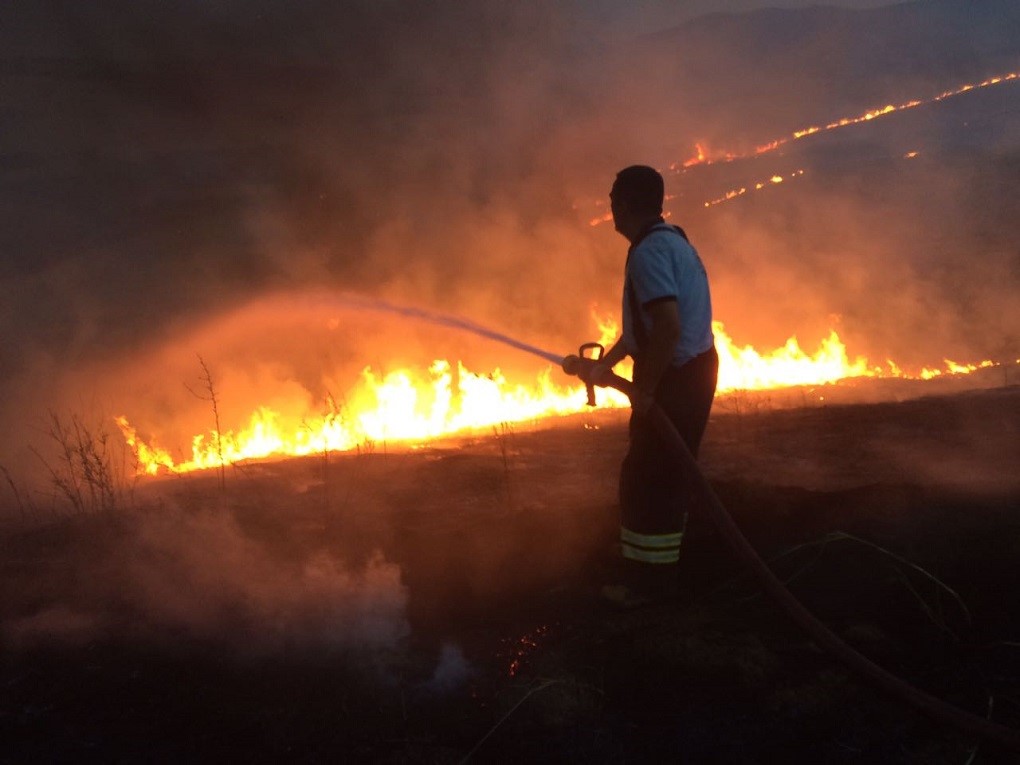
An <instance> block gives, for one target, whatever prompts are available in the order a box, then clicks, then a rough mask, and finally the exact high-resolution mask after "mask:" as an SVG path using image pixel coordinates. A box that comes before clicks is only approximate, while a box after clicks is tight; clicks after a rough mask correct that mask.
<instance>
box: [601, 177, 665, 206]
mask: <svg viewBox="0 0 1020 765" xmlns="http://www.w3.org/2000/svg"><path fill="white" fill-rule="evenodd" d="M609 196H610V198H611V199H618V200H620V201H621V202H626V203H627V206H628V207H630V208H631V209H632V210H633V211H634V212H638V213H654V214H656V215H661V214H662V200H663V198H664V196H665V184H664V183H663V180H662V176H661V175H659V171H658V170H656V169H655V168H654V167H648V166H647V165H631V166H630V167H625V168H624V169H623V170H621V171H620V172H618V173H617V174H616V181H615V182H614V183H613V189H612V191H610V192H609Z"/></svg>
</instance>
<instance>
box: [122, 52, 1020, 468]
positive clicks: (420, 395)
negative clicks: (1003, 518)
mask: <svg viewBox="0 0 1020 765" xmlns="http://www.w3.org/2000/svg"><path fill="white" fill-rule="evenodd" d="M1018 79H1020V72H1017V71H1010V72H1006V73H1002V74H999V75H996V77H991V78H988V79H986V80H983V81H981V82H979V83H976V84H966V85H962V86H959V87H956V88H953V89H950V90H946V91H943V92H941V93H939V94H938V95H936V96H934V97H932V98H928V99H913V100H910V101H906V102H904V103H901V104H899V105H891V104H889V105H886V106H883V107H880V108H874V109H870V110H868V111H866V112H864V113H862V114H859V115H856V116H848V117H841V118H839V119H835V120H832V121H830V122H828V123H826V124H824V125H822V126H819V125H812V126H808V127H804V129H801V130H798V131H795V132H794V133H793V134H790V135H789V136H786V137H783V138H779V139H775V140H772V141H769V142H768V143H765V144H763V145H760V146H757V147H755V148H754V149H752V150H751V151H746V152H734V151H715V150H710V149H709V148H707V147H706V146H705V145H703V144H698V145H697V147H696V153H695V154H694V156H692V157H691V158H688V159H686V160H684V161H682V162H676V163H673V164H672V165H671V166H670V167H669V170H670V171H671V172H673V173H685V172H688V171H691V170H694V169H697V168H698V167H701V166H707V165H712V164H715V163H719V162H727V163H728V162H735V161H736V160H741V159H749V158H754V157H759V156H762V155H766V154H771V153H774V152H781V149H782V148H783V147H785V146H787V145H788V144H790V143H792V142H795V141H800V140H803V139H806V138H810V137H812V136H816V135H819V134H822V133H824V132H829V131H834V130H839V129H844V127H848V126H853V125H858V124H862V123H865V122H870V121H872V120H875V119H878V118H882V117H886V116H889V115H892V114H898V113H902V112H904V111H906V110H909V109H916V108H918V107H922V106H925V105H931V104H936V103H938V102H941V101H946V100H948V99H953V98H955V97H958V96H962V95H964V94H966V93H970V92H972V91H975V90H981V89H988V88H992V87H996V86H1000V85H1003V84H1008V83H1013V82H1015V81H1017V80H1018ZM916 154H917V153H916V152H910V153H908V154H906V155H905V157H904V158H905V159H911V158H913V157H915V156H916ZM804 173H805V170H804V169H797V170H794V171H792V172H787V173H785V174H781V173H775V174H772V175H770V176H767V177H763V179H756V180H753V181H751V182H749V183H748V184H747V185H746V186H742V187H739V188H737V189H733V190H730V191H728V192H726V193H725V194H723V195H722V196H719V197H717V198H713V199H709V200H705V201H704V202H703V203H702V204H703V206H704V207H705V208H711V207H715V206H717V205H720V204H722V203H724V202H729V201H731V200H733V199H736V198H739V197H743V196H745V195H747V194H751V193H754V192H758V191H762V190H766V189H768V188H772V187H775V186H778V185H780V184H783V183H787V182H790V181H795V180H797V179H799V177H801V176H803V175H804ZM670 200H671V197H667V202H668V201H670ZM597 204H601V203H597ZM667 215H668V213H667ZM611 219H612V218H611V215H610V214H609V213H608V212H606V213H603V214H600V215H599V216H597V217H595V218H593V219H592V220H591V224H592V225H593V226H595V225H599V224H601V223H604V222H606V221H609V220H611ZM593 323H594V324H595V325H597V326H598V334H599V336H600V337H599V340H600V342H601V343H602V344H604V345H605V344H608V343H612V341H613V340H614V338H615V337H616V336H617V330H618V327H617V325H616V324H615V323H614V322H613V320H612V319H610V318H607V317H600V316H593ZM714 330H715V337H716V344H717V347H718V350H719V355H720V370H719V392H720V394H722V395H723V397H725V396H726V394H729V395H733V394H734V392H749V391H752V392H755V391H758V392H760V391H770V390H780V389H788V388H792V387H802V388H803V387H807V388H808V389H809V390H810V394H809V395H810V398H811V400H812V401H815V402H824V401H825V397H826V390H825V387H826V386H832V385H836V384H839V382H840V381H847V380H854V379H862V378H891V379H917V380H930V379H932V378H936V377H945V376H959V375H967V374H971V373H973V372H975V371H977V370H984V369H988V368H991V367H997V366H1002V365H1003V364H1007V365H1009V364H1011V363H1013V362H1010V361H1003V360H1002V359H1000V360H991V359H980V360H952V359H942V360H941V361H940V362H939V363H937V364H932V365H930V366H923V367H921V368H917V369H913V370H909V369H905V368H904V367H903V365H901V364H900V363H898V362H897V361H896V360H895V359H883V360H880V361H874V360H871V359H868V358H866V357H864V356H861V355H854V354H852V352H851V351H850V350H849V349H848V348H847V347H846V345H845V344H844V342H843V341H841V340H840V338H839V336H838V334H837V333H836V330H834V329H832V330H830V331H829V334H828V336H827V337H825V338H823V339H822V340H821V342H820V343H819V344H818V346H817V348H815V349H814V350H810V349H808V350H806V349H805V348H802V346H801V343H800V342H799V341H798V339H797V338H796V337H790V338H789V339H788V340H787V341H786V343H785V344H784V345H782V346H781V347H778V348H774V349H769V350H760V349H756V348H753V347H751V346H750V345H742V344H741V343H738V342H737V341H734V340H733V339H731V338H730V337H729V335H728V334H727V331H726V328H725V325H724V323H723V322H721V321H717V322H715V325H714ZM1018 363H1020V362H1018ZM622 371H623V372H624V373H626V372H627V371H628V370H626V369H622ZM627 403H628V402H627V400H626V398H625V397H624V396H622V395H621V394H618V393H616V392H614V391H608V392H606V394H605V398H604V401H603V402H602V405H603V406H606V407H609V408H622V407H625V406H626V405H627ZM584 407H585V397H584V390H583V388H582V387H579V386H571V385H569V384H568V382H567V381H566V380H565V378H563V377H562V375H556V373H555V370H554V369H553V367H549V368H547V369H545V370H543V371H542V372H541V373H540V374H539V375H538V377H537V378H534V379H533V380H531V381H530V382H529V384H522V382H510V381H508V379H507V378H506V377H505V376H504V374H503V373H502V372H501V371H500V369H492V370H486V371H480V370H476V369H468V368H466V367H465V366H464V364H463V363H461V362H460V361H458V360H450V359H437V360H435V362H433V363H432V364H431V365H430V366H429V367H428V368H427V369H422V368H400V369H394V370H390V371H388V372H386V373H385V374H384V373H380V372H378V371H375V370H373V368H372V367H371V366H366V367H364V369H363V371H362V373H361V377H360V379H359V380H358V382H357V384H356V386H355V387H354V388H353V390H351V391H349V392H347V393H346V394H345V396H344V397H343V399H342V402H340V403H339V402H338V400H337V399H335V398H333V397H329V398H328V399H327V400H325V401H323V402H322V405H321V408H320V412H318V413H316V414H315V415H312V416H309V415H308V414H307V412H305V413H301V414H295V412H294V411H288V410H287V407H281V406H278V405H277V406H269V405H260V406H257V407H256V408H255V409H254V411H252V413H251V415H250V417H249V418H248V421H247V422H245V423H241V424H237V425H234V426H232V427H228V428H226V427H224V428H223V429H222V430H217V429H215V428H211V429H209V430H207V431H204V432H200V433H196V435H195V436H194V437H193V438H192V440H191V445H190V448H189V449H187V450H182V449H180V448H179V449H176V450H173V449H171V448H168V447H166V446H164V445H162V444H161V443H160V439H159V435H158V433H153V435H149V436H144V435H142V433H140V432H139V431H138V430H137V429H136V427H135V426H134V425H133V424H132V422H131V418H130V417H129V416H124V415H120V416H117V417H116V418H115V419H116V423H117V426H118V428H119V429H120V431H121V433H122V435H123V438H124V439H125V441H126V443H127V445H129V446H130V448H131V450H132V452H133V454H134V456H135V463H136V470H137V472H138V473H139V474H140V475H160V474H166V473H183V472H190V471H195V470H203V469H209V468H214V467H219V466H221V465H223V464H234V463H238V462H242V461H246V460H261V459H267V458H279V457H287V456H305V455H309V454H321V453H324V452H330V451H338V452H344V451H351V450H359V449H365V448H371V447H372V445H376V444H381V443H385V444H398V443H400V444H405V445H411V446H413V445H419V444H423V443H427V442H430V441H432V440H437V439H442V438H444V437H450V436H454V435H457V433H463V432H472V431H473V432H479V431H480V432H483V431H486V429H487V428H493V427H494V426H499V425H501V424H506V423H525V422H535V421H539V420H544V419H547V418H552V417H559V416H563V415H568V414H573V413H577V412H580V411H582V410H583V409H584ZM297 409H298V407H297V402H296V406H295V410H297Z"/></svg>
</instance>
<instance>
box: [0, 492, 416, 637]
mask: <svg viewBox="0 0 1020 765" xmlns="http://www.w3.org/2000/svg"><path fill="white" fill-rule="evenodd" d="M91 529H92V531H91V534H90V541H89V543H88V544H87V545H85V549H71V550H68V551H67V554H66V556H65V558H64V563H65V565H63V566H61V567H57V568H54V569H53V570H50V571H40V575H39V576H37V577H36V578H35V579H34V580H33V581H32V582H30V583H27V584H26V583H23V586H22V587H21V588H19V590H20V592H19V594H18V596H17V597H14V596H13V595H12V598H11V600H10V601H9V603H8V606H9V607H10V608H9V613H11V614H19V613H21V614H25V615H24V616H13V615H12V616H10V617H9V618H7V619H6V620H5V621H4V622H3V623H2V624H0V637H2V639H3V642H4V643H5V644H7V645H8V646H10V647H14V648H20V647H24V646H28V645H33V644H37V643H40V642H47V641H58V642H72V643H81V644H85V643H88V642H91V641H94V640H101V639H108V638H115V639H116V638H127V637H131V638H135V639H140V640H143V641H147V642H156V643H158V642H162V641H170V642H174V641H177V640H180V639H185V640H190V641H195V642H200V643H204V642H214V643H221V644H225V645H227V646H229V647H230V648H232V649H233V650H236V651H239V652H240V653H241V654H243V655H259V654H267V653H277V652H280V651H284V650H301V651H311V652H327V653H328V652H338V651H348V652H356V653H367V654H369V655H372V656H378V655H381V654H384V653H385V652H388V651H393V650H395V649H397V648H398V647H399V645H400V643H401V641H402V640H403V639H404V638H405V637H406V636H407V634H408V632H409V629H410V628H409V625H408V623H407V620H406V618H405V606H406V603H407V592H406V589H405V588H404V586H403V585H402V584H401V581H400V569H399V568H398V567H397V566H395V565H393V564H392V563H388V562H387V561H386V560H384V559H383V558H382V556H381V555H380V554H375V555H371V556H369V557H367V559H365V560H364V561H363V562H360V563H352V562H351V561H347V560H343V559H340V558H337V557H336V556H335V555H331V554H330V553H329V552H327V551H325V550H322V551H319V552H312V553H310V554H307V555H302V556H299V557H295V556H294V555H293V554H290V555H287V554H285V552H284V551H281V550H279V549H274V545H273V544H272V541H271V540H270V539H264V538H260V535H259V534H257V533H255V532H253V531H252V530H251V529H245V528H244V527H243V525H241V524H239V523H238V521H237V520H236V518H235V517H234V516H233V515H232V514H230V513H228V512H222V511H217V512H200V513H195V512H193V511H191V512H184V511H182V510H179V509H177V508H174V507H167V506H164V507H161V508H159V512H153V513H151V514H146V515H141V516H137V517H135V518H133V519H131V520H130V521H124V522H123V523H120V524H112V525H111V524H102V523H98V524H93V525H92V527H91ZM277 547H278V546H277ZM39 602H46V603H47V604H48V605H47V606H46V607H45V608H43V609H41V610H40V609H39V607H38V605H37V604H38V603H39Z"/></svg>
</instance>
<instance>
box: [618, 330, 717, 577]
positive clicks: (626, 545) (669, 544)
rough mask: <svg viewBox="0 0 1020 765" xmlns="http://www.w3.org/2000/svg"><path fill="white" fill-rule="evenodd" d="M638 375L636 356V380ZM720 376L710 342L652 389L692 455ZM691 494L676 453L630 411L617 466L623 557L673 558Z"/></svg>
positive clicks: (642, 418) (664, 560) (651, 560)
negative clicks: (627, 433)
mask: <svg viewBox="0 0 1020 765" xmlns="http://www.w3.org/2000/svg"><path fill="white" fill-rule="evenodd" d="M640 376H641V365H640V362H637V363H635V366H634V378H635V380H640V379H641V377H640ZM718 376H719V355H718V354H717V353H716V350H715V348H714V347H713V348H711V349H710V350H708V351H706V352H705V353H702V354H701V355H700V356H696V357H695V358H693V359H691V360H690V361H688V362H687V363H686V364H684V365H683V366H681V367H677V368H672V367H671V368H670V369H668V370H666V373H665V374H664V375H663V376H662V380H661V382H660V383H659V386H658V387H657V388H656V390H655V402H656V403H657V404H658V405H659V406H660V407H661V408H662V409H663V411H664V412H665V413H666V415H667V416H668V417H669V419H670V420H671V421H672V422H673V424H674V425H675V426H676V429H677V431H678V432H679V433H680V437H681V438H683V440H684V443H686V444H687V448H688V449H690V450H691V454H693V455H694V456H695V457H697V456H698V447H699V446H700V445H701V437H702V436H703V435H704V433H705V426H706V425H707V424H708V413H709V410H711V408H712V399H713V398H714V397H715V387H716V381H717V379H718ZM695 497H696V493H695V489H694V486H693V485H692V484H691V482H690V480H689V479H685V477H684V476H683V475H682V474H681V471H680V470H679V469H678V466H677V463H676V458H675V457H674V456H673V455H672V453H671V452H670V451H669V449H668V446H667V445H666V443H665V442H663V441H662V439H660V438H659V436H658V435H657V434H656V433H655V430H654V429H653V428H652V426H651V423H650V422H649V420H648V418H647V417H645V416H642V415H639V414H636V413H633V414H631V419H630V448H629V450H628V451H627V456H626V457H624V460H623V466H622V468H621V471H620V525H621V541H622V543H623V553H624V557H627V558H630V559H632V560H637V561H639V562H643V563H673V562H675V560H676V557H675V555H674V554H673V551H674V550H675V553H676V555H678V554H679V536H678V535H681V536H682V532H683V529H684V526H685V524H686V519H687V511H688V509H690V507H691V505H692V502H693V501H694V500H695ZM674 543H675V545H674Z"/></svg>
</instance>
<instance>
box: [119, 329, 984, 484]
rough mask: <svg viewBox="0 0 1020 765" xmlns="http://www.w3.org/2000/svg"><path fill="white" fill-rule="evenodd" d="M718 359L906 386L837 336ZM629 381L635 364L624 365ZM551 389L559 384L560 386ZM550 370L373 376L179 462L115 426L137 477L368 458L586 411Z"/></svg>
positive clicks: (747, 384) (801, 374) (209, 443)
mask: <svg viewBox="0 0 1020 765" xmlns="http://www.w3.org/2000/svg"><path fill="white" fill-rule="evenodd" d="M596 321H597V324H598V329H599V334H600V338H599V341H600V342H601V343H602V344H603V345H606V346H608V345H609V344H611V343H612V342H613V341H614V340H615V339H616V337H617V335H618V334H619V333H618V326H617V324H616V323H615V322H614V321H612V320H608V319H603V320H598V319H596ZM714 331H715V337H716V346H717V348H718V350H719V391H720V393H725V392H727V391H732V390H759V389H769V388H780V387H787V386H793V385H822V384H826V383H831V382H835V381H837V380H842V379H845V378H848V377H897V378H909V377H910V375H907V374H905V373H904V372H903V371H902V369H900V367H899V366H897V365H896V364H894V363H893V362H891V361H890V362H887V363H886V364H885V365H882V366H874V365H871V364H870V363H869V362H868V361H867V359H865V358H863V357H860V356H858V357H856V358H852V359H851V358H850V357H849V356H848V354H847V351H846V347H845V346H844V345H843V343H842V342H841V341H840V339H839V336H838V335H837V334H836V333H835V332H830V334H829V336H828V337H827V338H825V339H824V340H822V342H821V344H820V346H819V348H818V350H817V351H815V352H814V353H807V352H806V351H804V350H803V349H802V348H801V347H800V345H799V343H798V342H797V340H796V338H790V339H789V340H788V341H787V342H786V343H785V345H783V346H782V347H781V348H777V349H774V350H772V351H768V352H759V351H757V350H755V349H754V348H752V347H751V346H743V347H741V346H738V345H736V344H735V343H734V342H733V340H732V339H731V338H730V337H729V335H728V334H727V333H726V330H725V328H724V326H723V325H722V323H721V322H715V323H714ZM990 366H994V364H993V362H991V361H983V362H980V363H978V364H958V363H956V362H952V361H948V360H947V361H946V368H945V369H944V370H938V369H924V370H922V371H921V373H920V375H919V376H920V377H921V378H922V379H931V378H933V377H937V376H940V375H947V374H967V373H970V372H973V371H975V370H977V369H982V368H986V367H990ZM616 371H617V372H618V373H620V374H622V375H623V376H625V377H629V376H630V374H631V369H630V363H629V361H627V362H624V363H622V364H620V365H618V366H617V369H616ZM554 380H559V381H562V383H563V384H558V383H557V382H555V381H554ZM575 382H576V381H575V380H573V379H571V378H565V377H564V376H563V375H562V373H560V372H559V370H554V369H553V368H552V367H548V368H546V369H545V370H544V371H543V372H541V373H540V374H539V375H538V376H537V378H536V379H535V380H534V382H533V383H531V384H530V385H521V384H511V383H510V382H508V381H507V380H506V378H505V377H504V376H503V375H502V374H501V373H500V371H499V370H495V371H494V372H492V373H491V374H487V375H483V374H476V373H474V372H471V371H469V370H468V369H466V368H464V366H463V365H462V364H460V363H457V364H455V365H454V364H450V362H447V361H436V362H434V363H433V364H432V366H431V367H430V368H429V369H428V370H427V372H425V373H423V372H421V371H416V370H412V369H402V370H397V371H394V372H391V373H389V374H387V375H385V376H381V377H380V376H379V375H377V374H376V373H375V372H373V371H372V370H371V369H369V368H366V369H365V370H364V371H363V372H362V375H361V379H360V381H359V383H358V384H357V385H356V386H355V388H354V389H353V390H352V391H351V392H349V394H348V395H347V397H346V398H345V403H344V405H343V406H338V405H337V404H336V403H335V402H333V401H332V400H329V401H327V405H326V407H325V410H326V411H324V412H323V413H321V414H318V415H316V416H309V415H308V414H307V413H301V412H302V411H303V410H302V409H301V407H298V406H297V405H295V412H298V413H295V412H279V411H274V410H272V409H269V408H267V407H259V408H257V409H256V410H255V411H254V412H253V413H252V414H251V416H250V418H249V420H248V423H247V425H245V426H243V427H241V428H239V429H237V430H225V431H224V432H222V433H219V434H217V433H216V432H215V431H212V432H209V433H204V434H199V435H196V436H194V437H193V438H192V440H191V454H190V456H189V457H187V458H183V457H182V458H177V459H175V458H174V456H173V455H172V454H171V452H170V451H168V450H167V449H165V448H162V447H160V446H159V445H157V443H156V442H155V440H153V439H149V440H144V439H142V438H140V437H139V435H138V433H137V431H136V429H135V428H134V427H133V426H132V425H131V423H130V422H129V421H128V420H127V419H126V418H125V417H118V418H116V422H117V425H118V426H119V427H120V430H121V432H122V433H123V435H124V438H125V440H126V441H127V443H128V445H129V446H130V448H131V449H132V451H133V452H134V454H135V455H136V458H137V464H138V472H139V473H140V474H148V475H158V474H165V473H184V472H189V471H194V470H202V469H206V468H214V467H219V466H220V465H222V464H232V463H237V462H241V461H244V460H257V459H265V458H267V457H284V456H304V455H308V454H316V453H318V454H322V453H325V452H330V451H350V450H354V449H371V448H373V446H374V445H375V444H378V443H387V442H401V443H406V444H409V445H414V444H420V443H423V442H427V441H430V440H434V439H437V438H441V437H443V436H448V435H451V434H454V433H466V432H471V431H474V432H486V433H488V432H490V431H491V430H492V428H493V427H498V426H500V425H502V424H503V423H522V422H534V421H537V420H540V419H543V418H546V417H551V416H556V415H564V414H570V413H575V412H580V411H583V410H584V409H585V408H586V406H585V401H586V396H585V390H584V387H583V386H581V385H577V384H572V383H575ZM598 397H599V405H600V406H603V407H611V408H620V407H626V406H628V404H629V402H628V401H627V399H626V397H625V396H623V394H621V393H619V392H618V391H615V390H612V389H602V390H600V391H599V394H598Z"/></svg>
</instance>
